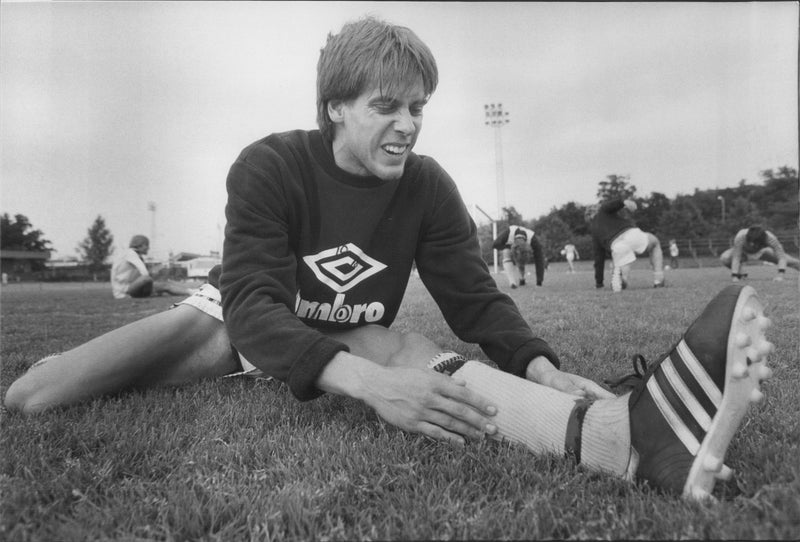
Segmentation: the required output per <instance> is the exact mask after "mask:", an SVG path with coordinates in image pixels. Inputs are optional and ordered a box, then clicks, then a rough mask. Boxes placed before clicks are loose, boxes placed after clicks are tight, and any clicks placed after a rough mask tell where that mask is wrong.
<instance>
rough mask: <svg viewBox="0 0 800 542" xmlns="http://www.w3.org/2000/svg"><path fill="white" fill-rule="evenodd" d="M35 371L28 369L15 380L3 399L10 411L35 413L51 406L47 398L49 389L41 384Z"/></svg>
mask: <svg viewBox="0 0 800 542" xmlns="http://www.w3.org/2000/svg"><path fill="white" fill-rule="evenodd" d="M41 384H42V383H41V382H39V379H38V378H36V375H35V374H34V372H33V371H28V372H26V373H25V374H23V375H22V376H21V377H19V378H18V379H17V380H15V381H14V382H13V383H12V384H11V386H9V388H8V390H6V396H5V398H4V399H3V404H4V405H5V407H6V409H8V411H9V412H20V413H22V414H35V413H37V412H42V411H43V410H46V409H47V408H48V407H49V406H51V403H50V401H48V400H47V397H48V393H47V390H46V389H45V388H44V387H43V386H42V385H41Z"/></svg>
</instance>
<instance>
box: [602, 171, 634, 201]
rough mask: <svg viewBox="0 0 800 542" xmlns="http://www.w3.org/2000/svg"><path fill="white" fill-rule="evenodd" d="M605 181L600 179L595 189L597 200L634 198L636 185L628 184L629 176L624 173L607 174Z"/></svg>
mask: <svg viewBox="0 0 800 542" xmlns="http://www.w3.org/2000/svg"><path fill="white" fill-rule="evenodd" d="M606 179H608V180H607V181H600V183H599V188H598V189H597V200H598V201H601V202H602V201H608V200H610V199H615V198H622V199H634V198H635V196H636V187H635V186H634V185H632V184H629V182H628V181H630V176H626V175H607V176H606Z"/></svg>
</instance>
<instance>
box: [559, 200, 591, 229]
mask: <svg viewBox="0 0 800 542" xmlns="http://www.w3.org/2000/svg"><path fill="white" fill-rule="evenodd" d="M550 214H551V215H552V214H555V215H556V216H558V218H560V219H561V220H562V221H564V223H565V224H566V225H567V226H568V227H569V229H570V231H571V232H572V234H573V235H574V236H582V235H589V223H588V222H586V218H585V214H586V206H585V205H578V204H577V203H575V202H574V201H570V202H568V203H567V204H565V205H562V206H561V207H560V208H559V209H555V208H554V209H553V210H552V211H550Z"/></svg>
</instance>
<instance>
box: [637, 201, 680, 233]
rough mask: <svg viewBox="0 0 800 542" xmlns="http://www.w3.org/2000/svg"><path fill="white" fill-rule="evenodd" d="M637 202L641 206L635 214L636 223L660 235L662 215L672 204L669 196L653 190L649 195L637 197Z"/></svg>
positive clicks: (645, 229) (643, 228)
mask: <svg viewBox="0 0 800 542" xmlns="http://www.w3.org/2000/svg"><path fill="white" fill-rule="evenodd" d="M636 203H637V205H638V207H639V208H638V210H637V211H636V212H635V213H634V215H633V218H634V220H635V221H636V225H637V226H638V227H639V228H641V229H642V230H644V231H649V232H651V233H653V234H655V235H657V236H658V235H659V234H660V231H659V224H660V222H661V216H662V215H663V214H664V213H665V212H667V211H668V210H669V208H670V206H671V203H670V200H669V198H668V197H667V196H665V195H664V194H662V193H661V192H653V193H651V194H650V196H649V197H646V198H636Z"/></svg>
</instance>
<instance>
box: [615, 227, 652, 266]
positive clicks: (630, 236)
mask: <svg viewBox="0 0 800 542" xmlns="http://www.w3.org/2000/svg"><path fill="white" fill-rule="evenodd" d="M649 244H650V239H649V238H648V237H647V234H646V233H645V232H643V231H642V230H640V229H639V228H631V229H629V230H625V231H624V232H622V233H621V234H619V235H618V236H617V238H616V239H614V241H612V243H611V260H612V261H613V262H614V265H615V266H618V267H621V266H623V265H628V264H631V263H633V262H635V261H636V255H637V254H644V253H645V252H646V251H647V246H648V245H649Z"/></svg>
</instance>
